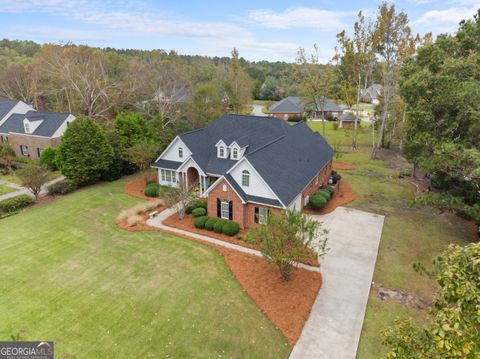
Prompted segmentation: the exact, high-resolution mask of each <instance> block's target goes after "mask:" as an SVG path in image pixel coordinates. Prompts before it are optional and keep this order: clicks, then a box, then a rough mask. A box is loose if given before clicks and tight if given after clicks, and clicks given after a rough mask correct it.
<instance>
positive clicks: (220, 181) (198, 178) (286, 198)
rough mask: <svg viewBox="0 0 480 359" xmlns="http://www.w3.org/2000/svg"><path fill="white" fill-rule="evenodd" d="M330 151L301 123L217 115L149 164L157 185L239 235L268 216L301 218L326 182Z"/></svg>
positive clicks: (181, 136) (329, 168)
mask: <svg viewBox="0 0 480 359" xmlns="http://www.w3.org/2000/svg"><path fill="white" fill-rule="evenodd" d="M333 154H334V151H333V150H332V148H331V147H330V146H329V145H328V144H327V142H326V141H325V139H324V138H323V137H322V136H321V135H320V134H319V133H317V132H313V131H312V130H311V129H310V128H309V127H308V126H307V125H306V124H305V123H304V122H299V123H297V124H295V125H294V126H290V125H289V124H287V123H286V122H284V121H278V120H276V119H274V118H266V117H257V116H241V115H224V116H222V117H220V118H219V119H218V120H216V121H215V122H213V123H212V124H210V125H209V126H207V127H206V128H203V129H200V130H196V131H192V132H187V133H184V134H182V135H179V136H177V137H176V138H175V139H174V140H173V141H172V142H171V143H170V144H169V146H168V147H167V148H166V149H165V151H163V153H162V154H161V155H160V156H159V157H158V158H157V160H156V161H155V162H154V163H153V164H152V167H153V168H156V169H157V170H158V181H159V183H160V184H161V185H167V186H179V185H180V184H182V187H184V188H189V189H193V190H195V191H198V194H199V196H200V197H203V198H206V199H207V214H208V215H209V216H212V217H219V218H224V219H228V220H233V221H236V222H238V223H239V225H240V227H242V228H245V227H252V226H255V225H258V224H262V223H265V222H266V219H267V217H268V213H269V211H280V210H281V209H287V208H288V209H290V210H296V211H301V210H302V209H303V208H304V207H305V206H306V205H307V204H308V200H309V196H311V195H312V194H313V193H314V192H315V191H316V190H317V189H318V188H320V187H321V186H322V185H326V184H327V183H328V180H329V178H330V175H331V169H332V158H333Z"/></svg>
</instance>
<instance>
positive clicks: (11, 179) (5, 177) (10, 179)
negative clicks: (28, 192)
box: [0, 172, 22, 185]
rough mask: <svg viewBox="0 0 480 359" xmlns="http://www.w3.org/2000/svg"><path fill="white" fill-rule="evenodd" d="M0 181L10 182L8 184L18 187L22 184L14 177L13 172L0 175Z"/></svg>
mask: <svg viewBox="0 0 480 359" xmlns="http://www.w3.org/2000/svg"><path fill="white" fill-rule="evenodd" d="M0 180H2V181H7V182H10V183H16V184H19V185H21V184H22V181H21V180H20V178H18V177H17V176H16V175H15V172H9V173H8V174H5V175H1V174H0Z"/></svg>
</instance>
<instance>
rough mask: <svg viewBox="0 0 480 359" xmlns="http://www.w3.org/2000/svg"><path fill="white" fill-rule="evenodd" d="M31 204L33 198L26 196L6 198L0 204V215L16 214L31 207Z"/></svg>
mask: <svg viewBox="0 0 480 359" xmlns="http://www.w3.org/2000/svg"><path fill="white" fill-rule="evenodd" d="M32 203H33V198H32V197H30V196H28V195H26V194H22V195H20V196H16V197H12V198H7V199H5V200H3V201H1V202H0V214H2V213H14V212H17V211H19V210H20V209H22V208H24V207H27V206H29V205H31V204H32Z"/></svg>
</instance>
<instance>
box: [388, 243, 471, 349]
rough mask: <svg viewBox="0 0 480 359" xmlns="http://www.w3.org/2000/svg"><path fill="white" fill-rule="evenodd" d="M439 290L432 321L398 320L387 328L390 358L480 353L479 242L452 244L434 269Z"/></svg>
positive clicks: (431, 273) (437, 259)
mask: <svg viewBox="0 0 480 359" xmlns="http://www.w3.org/2000/svg"><path fill="white" fill-rule="evenodd" d="M415 268H416V269H417V270H420V271H422V272H425V273H427V275H430V276H432V277H434V278H435V280H436V282H437V284H438V288H439V289H438V290H437V292H436V294H435V297H434V299H433V303H432V308H431V309H430V313H429V314H430V316H431V321H428V322H427V324H425V325H423V326H421V327H418V326H416V325H415V324H414V323H413V321H412V320H408V321H397V322H396V324H395V325H394V326H393V327H392V328H390V329H388V330H387V331H386V332H385V338H384V345H386V346H387V347H388V349H389V352H388V357H389V358H478V357H479V356H480V341H479V340H478V339H479V338H480V244H479V243H472V244H469V245H467V246H465V247H461V246H458V245H450V246H449V247H448V249H447V251H446V252H445V253H444V254H443V255H442V256H440V257H438V258H436V259H435V260H434V262H433V270H432V271H427V270H426V269H425V268H424V267H422V266H421V265H418V264H416V265H415Z"/></svg>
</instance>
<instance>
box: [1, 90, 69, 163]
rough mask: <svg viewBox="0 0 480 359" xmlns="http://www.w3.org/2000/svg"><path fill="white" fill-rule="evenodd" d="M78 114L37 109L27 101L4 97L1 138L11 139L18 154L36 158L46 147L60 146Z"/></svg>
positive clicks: (2, 101) (5, 140)
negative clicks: (69, 125)
mask: <svg viewBox="0 0 480 359" xmlns="http://www.w3.org/2000/svg"><path fill="white" fill-rule="evenodd" d="M73 120H75V116H73V115H72V114H69V113H61V112H42V111H36V110H35V109H34V108H33V107H32V106H30V105H28V104H26V103H25V102H23V101H18V100H9V99H0V141H2V142H9V143H10V145H11V147H12V149H13V151H14V152H15V155H16V156H18V157H20V156H22V157H28V158H30V159H33V160H36V159H38V158H39V157H40V154H41V152H42V150H43V149H45V148H47V147H57V146H58V144H59V143H60V138H61V137H62V136H63V133H64V132H65V130H66V129H67V126H68V124H69V123H70V122H72V121H73Z"/></svg>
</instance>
